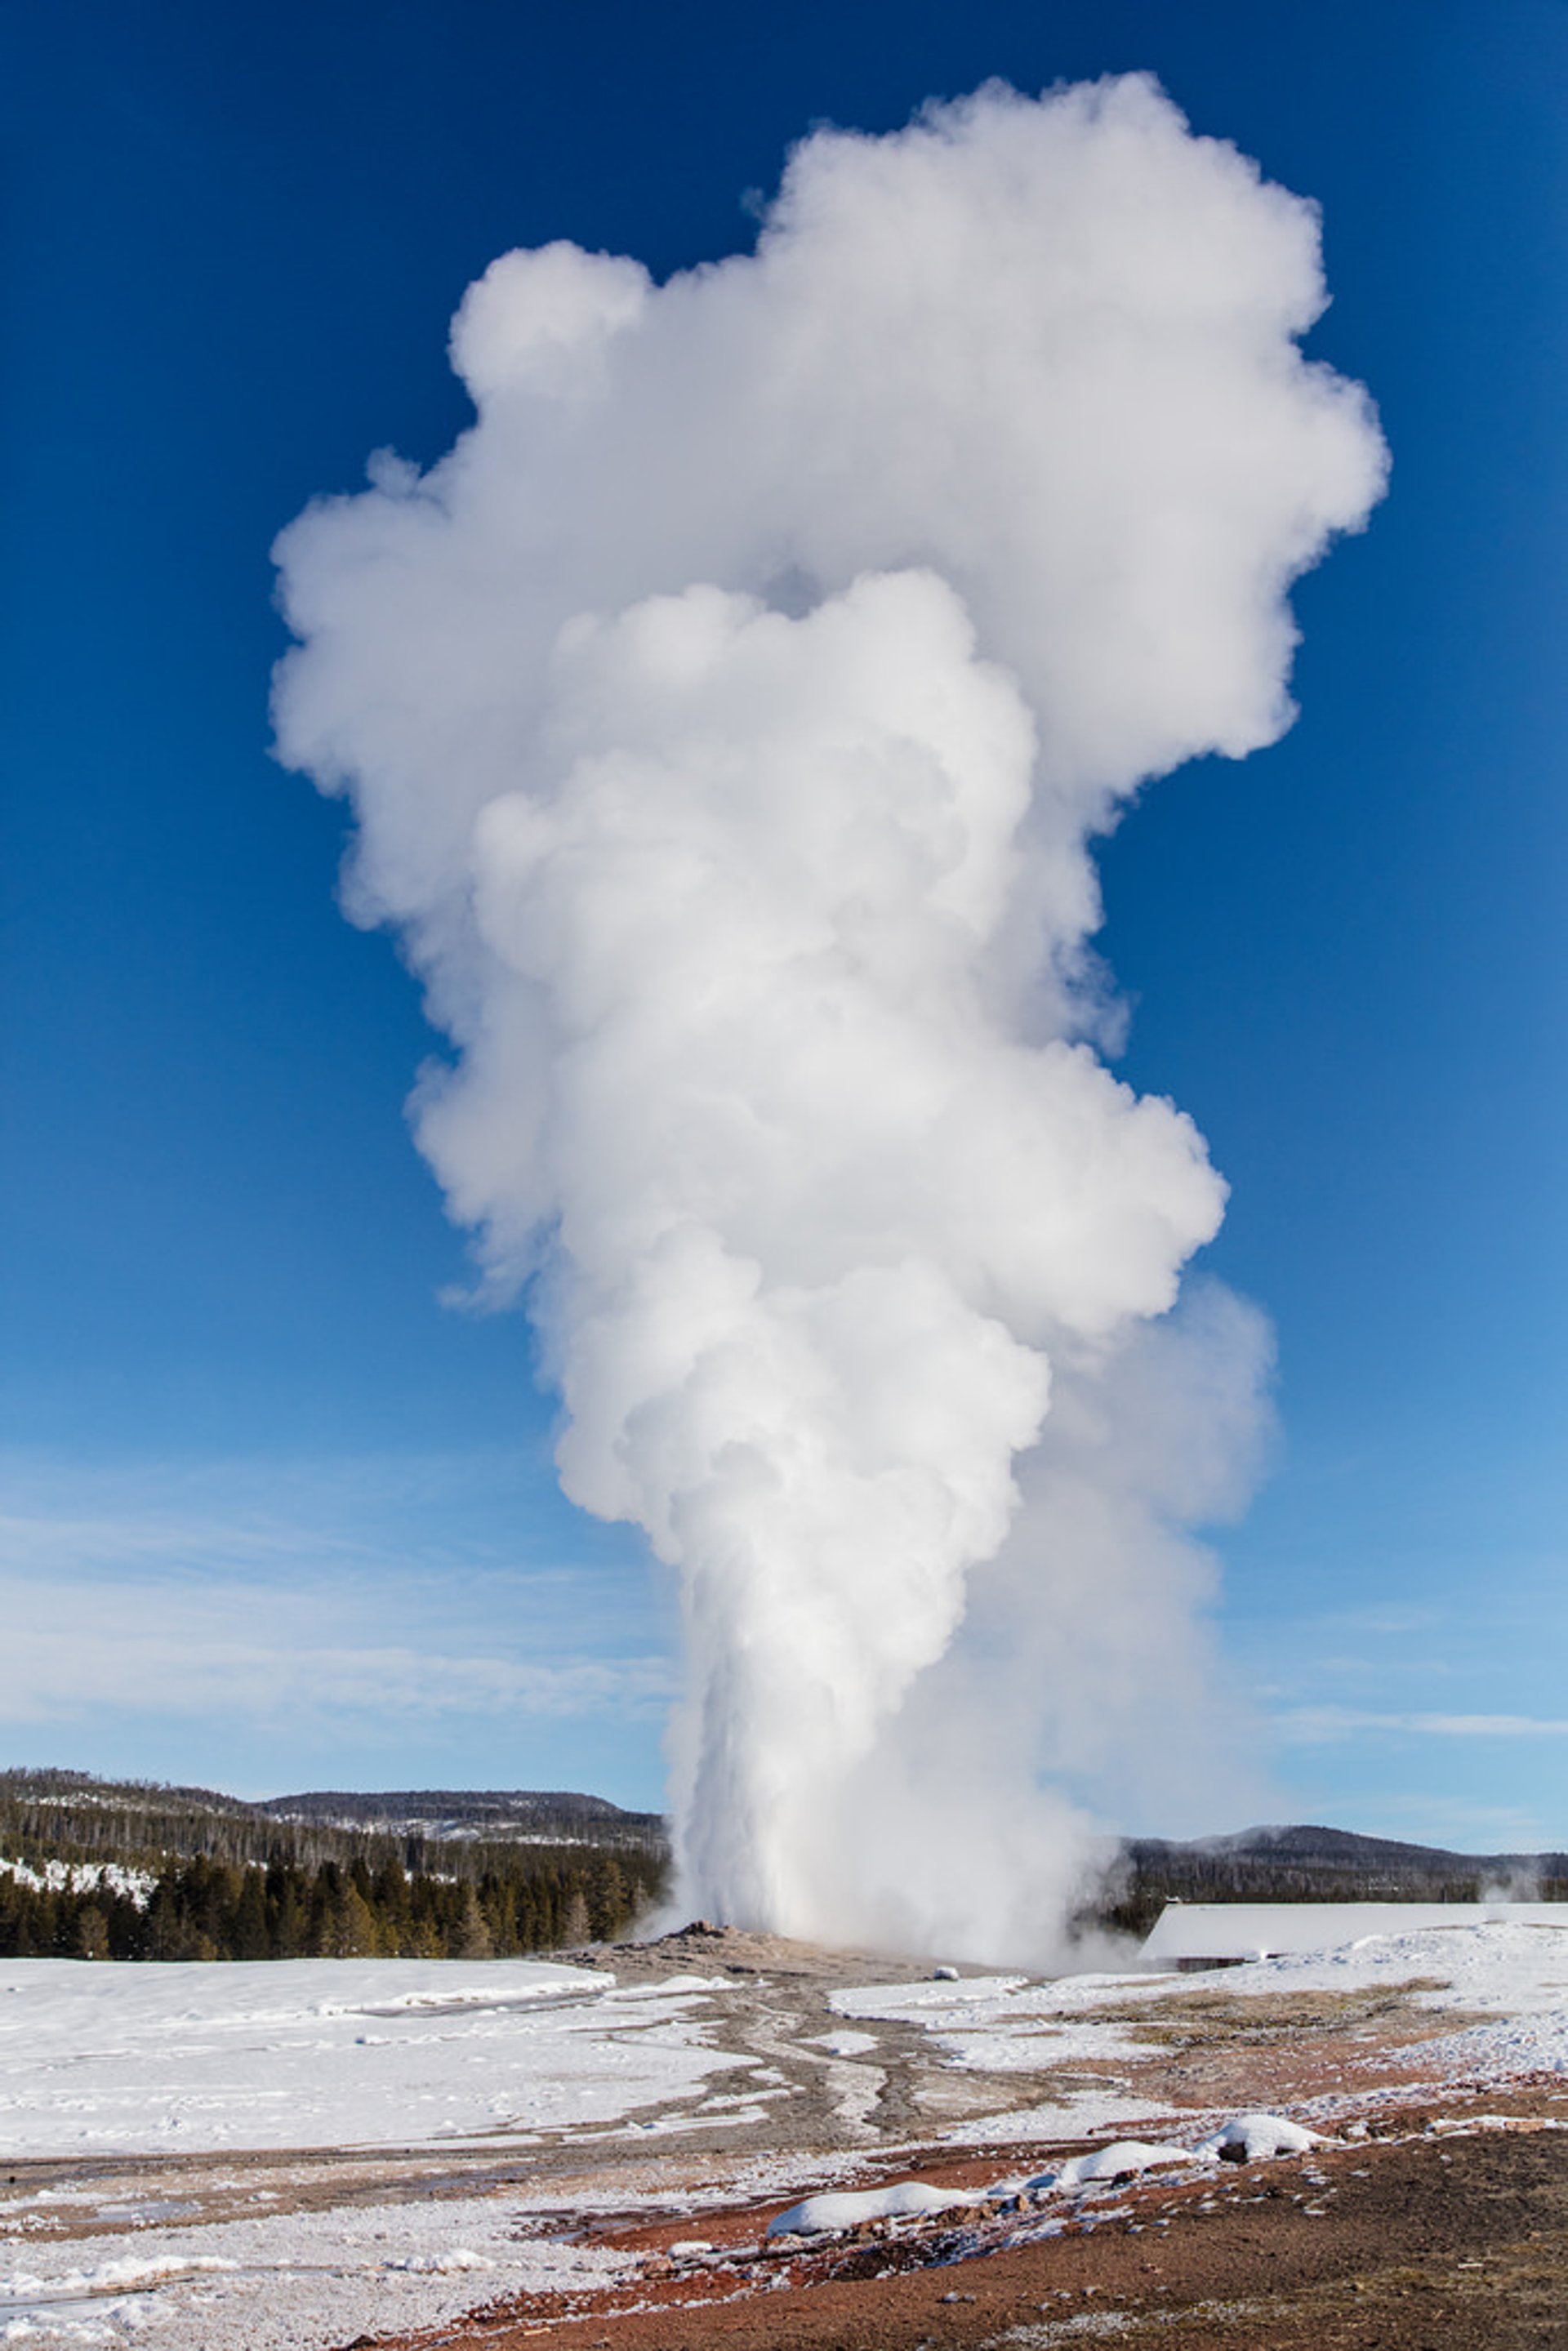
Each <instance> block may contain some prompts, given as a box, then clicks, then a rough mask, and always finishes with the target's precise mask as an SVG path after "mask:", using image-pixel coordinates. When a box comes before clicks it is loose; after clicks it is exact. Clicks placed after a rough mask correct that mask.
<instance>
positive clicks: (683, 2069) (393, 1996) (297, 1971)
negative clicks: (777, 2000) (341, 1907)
mask: <svg viewBox="0 0 1568 2351" xmlns="http://www.w3.org/2000/svg"><path fill="white" fill-rule="evenodd" d="M713 1989H714V1988H713V1987H711V1986H705V1984H704V1983H702V1982H701V1981H700V1980H694V1979H692V1978H691V1977H683V1978H681V1979H680V1980H678V1981H674V1982H672V1983H670V1984H669V1985H667V1986H655V1987H653V1988H652V1989H648V1988H642V1989H638V1990H634V1991H620V1990H617V1989H616V1987H615V1984H614V1980H613V1979H612V1977H610V1976H607V1975H603V1974H597V1973H590V1972H588V1971H586V1970H582V1969H574V1968H564V1967H556V1966H553V1965H551V1964H549V1962H546V1961H541V1960H532V1959H495V1960H486V1961H485V1962H484V1963H483V1964H480V1965H468V1964H465V1962H463V1961H461V1960H455V1959H387V1960H375V1959H364V1960H361V1959H277V1960H250V1961H236V1962H233V1963H227V1964H214V1965H205V1964H204V1963H202V1962H200V1961H195V1962H189V1961H187V1962H183V1963H177V1962H170V1963H167V1964H158V1963H149V1964H146V1965H141V1964H137V1965H120V1966H114V1965H108V1964H98V1965H84V1964H83V1963H82V1962H81V1961H79V1960H73V1959H11V1960H0V2155H6V2156H29V2155H38V2156H42V2155H49V2156H55V2155H83V2154H87V2153H94V2154H98V2153H103V2154H122V2153H128V2152H134V2153H147V2154H152V2153H162V2152H168V2151H171V2150H174V2149H180V2148H184V2147H192V2148H203V2149H206V2148H213V2147H236V2148H238V2147H244V2148H256V2147H360V2146H399V2147H406V2146H413V2145H418V2144H422V2143H425V2142H429V2141H433V2140H461V2139H471V2138H474V2137H479V2136H483V2137H487V2138H488V2137H497V2136H498V2135H503V2136H505V2137H511V2138H517V2137H527V2136H528V2135H531V2134H537V2133H538V2132H539V2131H541V2130H552V2129H559V2128H560V2127H561V2126H564V2125H569V2124H580V2123H612V2122H616V2121H620V2120H622V2119H624V2118H625V2117H626V2116H630V2115H632V2114H635V2113H636V2112H638V2111H639V2110H640V2109H645V2108H649V2107H655V2106H661V2105H665V2104H667V2103H668V2102H669V2101H671V2100H673V2099H689V2098H691V2097H693V2096H700V2095H701V2094H702V2090H703V2085H704V2084H705V2082H706V2076H707V2075H708V2074H710V2073H712V2072H713V2071H714V2070H715V2069H716V2067H720V2066H729V2065H733V2064H734V2063H735V2062H736V2061H735V2059H734V2058H733V2057H732V2056H730V2055H728V2054H727V2053H725V2052H724V2051H722V2050H716V2049H713V2048H711V2047H709V2046H707V2045H706V2041H705V2038H704V2036H703V2035H702V2034H701V2033H700V2032H698V2031H697V2030H696V2029H695V2026H694V2025H693V2023H692V2022H691V2011H693V2009H694V2008H695V2006H697V2005H698V2004H699V2003H701V2004H702V2005H704V2006H705V2007H706V2005H707V2004H708V2002H707V2001H706V1999H705V1997H704V1995H705V1993H706V1992H710V1991H712V1990H713Z"/></svg>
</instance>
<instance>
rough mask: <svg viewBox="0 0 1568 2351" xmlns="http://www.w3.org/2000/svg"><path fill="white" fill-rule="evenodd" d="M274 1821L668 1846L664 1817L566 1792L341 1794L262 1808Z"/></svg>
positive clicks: (279, 1799)
mask: <svg viewBox="0 0 1568 2351" xmlns="http://www.w3.org/2000/svg"><path fill="white" fill-rule="evenodd" d="M256 1809H257V1810H258V1811H260V1812H264V1813H268V1814H270V1816H271V1818H272V1819H274V1820H275V1821H310V1822H317V1823H326V1824H328V1825H329V1826H332V1827H337V1828H345V1829H373V1830H375V1831H377V1832H379V1833H380V1834H382V1835H392V1836H425V1837H435V1838H441V1839H452V1840H458V1839H462V1840H468V1839H472V1838H475V1837H489V1838H497V1839H507V1840H510V1839H514V1838H519V1837H520V1838H529V1839H534V1840H539V1839H544V1840H548V1841H549V1842H550V1843H552V1844H554V1843H559V1844H612V1843H617V1844H618V1843H622V1842H625V1843H641V1842H643V1841H644V1840H649V1841H654V1842H657V1843H660V1844H662V1843H663V1842H664V1822H663V1820H662V1819H661V1818H660V1816H659V1814H658V1813H627V1812H622V1809H621V1807H620V1805H619V1804H612V1803H609V1802H606V1801H605V1799H604V1798H603V1797H602V1796H580V1795H573V1794H571V1793H570V1792H567V1791H566V1790H564V1789H559V1788H556V1789H548V1790H545V1789H532V1788H510V1789H495V1788H488V1789H453V1788H413V1789H404V1790H400V1791H398V1792H389V1793H384V1794H382V1793H378V1794H375V1795H352V1794H347V1793H345V1792H342V1791H340V1790H330V1791H322V1792H313V1793H311V1794H308V1795H303V1796H268V1797H267V1800H266V1802H264V1803H262V1804H260V1805H258V1806H257V1808H256Z"/></svg>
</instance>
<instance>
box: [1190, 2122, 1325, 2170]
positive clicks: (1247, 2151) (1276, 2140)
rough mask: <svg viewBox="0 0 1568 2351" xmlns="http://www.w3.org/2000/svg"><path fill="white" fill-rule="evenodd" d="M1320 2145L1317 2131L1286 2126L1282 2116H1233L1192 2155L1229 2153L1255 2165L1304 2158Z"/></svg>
mask: <svg viewBox="0 0 1568 2351" xmlns="http://www.w3.org/2000/svg"><path fill="white" fill-rule="evenodd" d="M1311 2147H1322V2137H1320V2136H1319V2134H1318V2133H1317V2132H1316V2131H1311V2130H1303V2129H1302V2127H1301V2124H1300V2123H1292V2122H1287V2121H1286V2119H1285V2117H1284V2116H1282V2115H1232V2116H1231V2117H1230V2120H1229V2121H1228V2123H1225V2124H1223V2125H1222V2126H1220V2128H1219V2129H1218V2130H1217V2131H1211V2132H1210V2134H1209V2136H1208V2137H1207V2138H1200V2139H1199V2140H1198V2143H1197V2147H1196V2148H1195V2150H1194V2152H1195V2153H1196V2154H1197V2155H1217V2156H1223V2155H1226V2154H1230V2155H1231V2156H1232V2157H1239V2158H1241V2160H1242V2161H1244V2162H1246V2163H1257V2162H1260V2161H1261V2160H1263V2159H1264V2158H1268V2157H1270V2156H1275V2155H1305V2154H1306V2153H1307V2152H1308V2150H1309V2148H1311Z"/></svg>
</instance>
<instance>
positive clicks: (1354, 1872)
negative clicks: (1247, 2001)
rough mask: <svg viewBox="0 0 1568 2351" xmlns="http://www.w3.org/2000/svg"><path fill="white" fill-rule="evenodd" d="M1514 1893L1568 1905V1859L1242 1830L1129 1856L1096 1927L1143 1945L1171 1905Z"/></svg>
mask: <svg viewBox="0 0 1568 2351" xmlns="http://www.w3.org/2000/svg"><path fill="white" fill-rule="evenodd" d="M1499 1891H1507V1892H1510V1893H1511V1894H1513V1895H1514V1896H1533V1897H1534V1898H1535V1899H1538V1900H1541V1901H1545V1902H1564V1901H1568V1854H1563V1853H1479V1854H1477V1853H1450V1852H1448V1851H1447V1850H1445V1849H1444V1848H1443V1847H1441V1846H1437V1845H1423V1844H1399V1843H1397V1842H1396V1840H1394V1839H1393V1838H1389V1837H1364V1836H1356V1835H1354V1834H1353V1833H1352V1832H1351V1831H1350V1830H1348V1829H1328V1828H1318V1827H1297V1828H1260V1829H1243V1830H1241V1831H1240V1832H1239V1834H1236V1835H1234V1836H1218V1837H1203V1838H1199V1839H1197V1840H1195V1841H1194V1842H1192V1843H1190V1844H1175V1843H1171V1842H1169V1841H1167V1840H1166V1839H1165V1838H1162V1837H1139V1838H1134V1839H1132V1840H1131V1841H1129V1842H1128V1843H1127V1844H1124V1846H1123V1848H1122V1853H1121V1857H1120V1860H1119V1862H1118V1864H1117V1865H1116V1867H1115V1868H1114V1869H1113V1872H1112V1875H1111V1877H1110V1879H1109V1880H1108V1882H1107V1886H1106V1890H1105V1893H1104V1895H1103V1897H1102V1899H1101V1901H1100V1902H1099V1903H1098V1904H1097V1905H1095V1906H1094V1907H1093V1908H1092V1911H1091V1912H1090V1913H1089V1914H1088V1916H1090V1917H1092V1920H1093V1922H1094V1923H1095V1924H1097V1925H1104V1926H1110V1927H1113V1928H1118V1929H1119V1930H1120V1931H1121V1932H1122V1933H1124V1934H1138V1935H1145V1934H1147V1933H1148V1932H1149V1930H1150V1928H1152V1927H1153V1926H1154V1923H1155V1919H1156V1918H1157V1917H1159V1915H1160V1913H1161V1911H1162V1910H1163V1909H1164V1908H1165V1907H1166V1903H1167V1902H1172V1901H1176V1902H1479V1901H1482V1900H1483V1899H1485V1897H1486V1896H1488V1895H1489V1894H1491V1893H1495V1892H1499Z"/></svg>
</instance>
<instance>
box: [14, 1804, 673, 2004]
mask: <svg viewBox="0 0 1568 2351" xmlns="http://www.w3.org/2000/svg"><path fill="white" fill-rule="evenodd" d="M318 1801H319V1802H320V1804H321V1805H322V1806H323V1807H325V1806H326V1805H328V1804H330V1805H332V1806H336V1807H338V1808H340V1809H339V1813H338V1817H337V1818H336V1819H326V1818H322V1817H319V1816H315V1815H313V1814H312V1813H307V1815H306V1816H305V1817H302V1818H301V1817H295V1816H279V1813H274V1812H273V1811H272V1810H270V1809H269V1808H266V1807H263V1806H261V1805H256V1804H247V1803H245V1802H241V1801H240V1800H239V1799H237V1798H235V1797H228V1796H222V1795H218V1794H215V1793H214V1792H211V1791H208V1790H206V1789H198V1788H172V1787H165V1786H160V1785H156V1784H153V1783H151V1782H116V1781H97V1780H93V1779H90V1778H89V1777H88V1776H87V1775H85V1774H80V1773H75V1772H65V1771H48V1772H40V1771H6V1772H0V1957H5V1958H61V1959H99V1958H102V1959H300V1958H353V1957H369V1956H381V1957H387V1958H410V1959H482V1958H486V1957H496V1958H509V1957H513V1956H516V1955H517V1954H520V1953H523V1952H528V1951H539V1950H549V1949H557V1948H559V1947H560V1946H562V1945H567V1944H574V1943H582V1942H588V1941H591V1940H604V1939H610V1938H614V1937H615V1936H618V1935H622V1934H624V1933H625V1932H626V1931H627V1929H628V1928H629V1927H630V1926H631V1925H632V1921H633V1920H634V1919H635V1917H637V1916H638V1914H639V1913H640V1912H642V1911H643V1910H645V1909H647V1908H648V1907H650V1906H651V1905H652V1904H653V1902H655V1901H656V1900H657V1899H658V1898H659V1896H661V1894H662V1893H663V1890H664V1876H665V1870H666V1862H667V1855H666V1848H665V1844H664V1836H663V1833H662V1826H661V1824H660V1823H658V1822H657V1820H656V1818H654V1817H653V1816H651V1815H648V1814H641V1813H618V1812H617V1810H616V1808H615V1807H614V1806H613V1805H608V1804H604V1803H602V1802H601V1800H599V1799H581V1798H574V1797H562V1798H556V1797H550V1796H537V1795H531V1794H530V1795H519V1796H518V1797H517V1799H515V1800H508V1799H507V1798H504V1797H496V1796H493V1797H488V1798H486V1799H485V1800H484V1802H485V1804H486V1808H487V1809H486V1815H485V1817H486V1820H487V1821H489V1822H491V1823H497V1824H498V1825H505V1816H504V1811H503V1809H502V1808H504V1807H505V1805H506V1804H507V1802H508V1801H515V1802H516V1804H517V1807H518V1808H519V1812H520V1816H521V1818H523V1819H524V1820H526V1821H527V1822H528V1824H529V1830H530V1833H528V1834H517V1833H515V1832H514V1833H513V1834H497V1835H477V1834H474V1832H473V1830H472V1829H470V1828H465V1827H461V1826H460V1827H458V1828H456V1829H455V1830H449V1831H448V1832H447V1833H446V1834H442V1833H441V1832H440V1830H439V1829H438V1828H436V1827H434V1826H433V1825H423V1826H422V1827H421V1828H420V1829H419V1830H417V1831H416V1832H413V1833H410V1834H393V1833H391V1832H390V1831H388V1830H385V1829H377V1828H371V1827H361V1826H357V1825H348V1824H345V1822H344V1820H343V1817H342V1813H341V1808H342V1807H343V1806H345V1805H347V1806H352V1805H353V1804H354V1803H355V1802H358V1801H360V1800H356V1799H354V1798H351V1797H337V1796H334V1797H331V1798H326V1799H320V1800H293V1799H282V1800H278V1802H279V1805H280V1808H281V1805H282V1804H286V1803H292V1802H300V1803H301V1804H302V1805H305V1804H309V1803H311V1802H318ZM381 1801H382V1800H378V1799H371V1800H368V1802H370V1803H371V1805H372V1806H373V1805H375V1804H376V1803H378V1802H381ZM394 1801H395V1802H396V1803H397V1804H398V1805H400V1806H402V1805H405V1804H406V1803H407V1802H409V1801H411V1800H408V1799H404V1798H402V1797H400V1798H398V1799H396V1800H394ZM420 1801H421V1802H428V1806H429V1809H428V1812H427V1813H426V1815H425V1819H426V1822H427V1823H434V1821H436V1820H438V1819H439V1818H440V1817H441V1816H442V1814H443V1812H444V1809H445V1808H444V1807H443V1806H441V1805H440V1804H439V1803H437V1802H436V1801H435V1799H434V1798H431V1799H429V1800H423V1799H421V1800H420ZM552 1807H554V1808H556V1813H555V1814H554V1815H552V1812H551V1808H552ZM553 1816H564V1817H565V1818H568V1819H570V1822H571V1826H570V1830H569V1831H567V1833H566V1834H564V1835H563V1834H554V1835H551V1834H540V1833H538V1829H537V1828H534V1827H533V1823H536V1822H539V1821H542V1820H548V1819H550V1818H552V1817H553Z"/></svg>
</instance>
